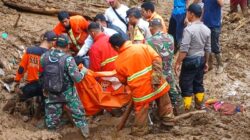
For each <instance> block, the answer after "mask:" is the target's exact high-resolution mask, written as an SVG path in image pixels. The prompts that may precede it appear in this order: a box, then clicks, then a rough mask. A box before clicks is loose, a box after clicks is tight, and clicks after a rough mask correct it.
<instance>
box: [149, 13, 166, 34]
mask: <svg viewBox="0 0 250 140" xmlns="http://www.w3.org/2000/svg"><path fill="white" fill-rule="evenodd" d="M156 18H158V19H160V20H161V24H162V27H163V32H164V33H167V26H166V24H165V21H164V20H163V18H162V17H161V16H160V15H159V14H157V13H156V12H154V13H153V15H152V16H151V17H150V18H149V19H148V22H150V21H151V20H153V19H156Z"/></svg>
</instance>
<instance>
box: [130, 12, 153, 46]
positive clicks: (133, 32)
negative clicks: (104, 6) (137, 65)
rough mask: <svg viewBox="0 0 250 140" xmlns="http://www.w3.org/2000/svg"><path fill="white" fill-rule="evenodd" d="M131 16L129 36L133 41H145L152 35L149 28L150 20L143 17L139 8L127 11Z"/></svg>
mask: <svg viewBox="0 0 250 140" xmlns="http://www.w3.org/2000/svg"><path fill="white" fill-rule="evenodd" d="M127 17H128V18H129V24H130V25H131V26H130V28H129V33H130V35H129V37H130V40H132V42H133V43H145V40H146V39H147V38H149V37H150V36H151V33H150V31H149V28H148V22H147V21H145V20H143V19H142V16H141V12H140V10H139V9H138V8H130V9H129V10H128V11H127Z"/></svg>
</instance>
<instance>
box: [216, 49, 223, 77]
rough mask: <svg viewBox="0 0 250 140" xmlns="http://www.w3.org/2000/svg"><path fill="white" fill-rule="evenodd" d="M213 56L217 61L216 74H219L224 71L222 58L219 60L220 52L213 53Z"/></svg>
mask: <svg viewBox="0 0 250 140" xmlns="http://www.w3.org/2000/svg"><path fill="white" fill-rule="evenodd" d="M215 58H216V61H217V71H216V74H221V73H222V72H223V71H224V68H223V64H222V60H221V55H220V54H215Z"/></svg>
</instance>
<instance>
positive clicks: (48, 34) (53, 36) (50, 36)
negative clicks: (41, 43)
mask: <svg viewBox="0 0 250 140" xmlns="http://www.w3.org/2000/svg"><path fill="white" fill-rule="evenodd" d="M43 39H44V40H47V41H56V39H57V36H56V34H55V32H53V31H47V32H45V34H44V35H43Z"/></svg>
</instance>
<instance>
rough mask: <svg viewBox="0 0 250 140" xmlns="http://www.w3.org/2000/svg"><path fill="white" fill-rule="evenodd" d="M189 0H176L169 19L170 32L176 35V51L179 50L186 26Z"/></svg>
mask: <svg viewBox="0 0 250 140" xmlns="http://www.w3.org/2000/svg"><path fill="white" fill-rule="evenodd" d="M188 3H189V0H174V7H173V10H172V15H171V18H170V21H169V27H168V33H169V34H171V35H172V36H173V37H174V40H175V42H174V43H175V53H176V52H177V51H178V50H179V46H180V43H181V39H182V34H183V29H184V27H185V22H188V21H187V20H185V19H186V11H187V6H188Z"/></svg>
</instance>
